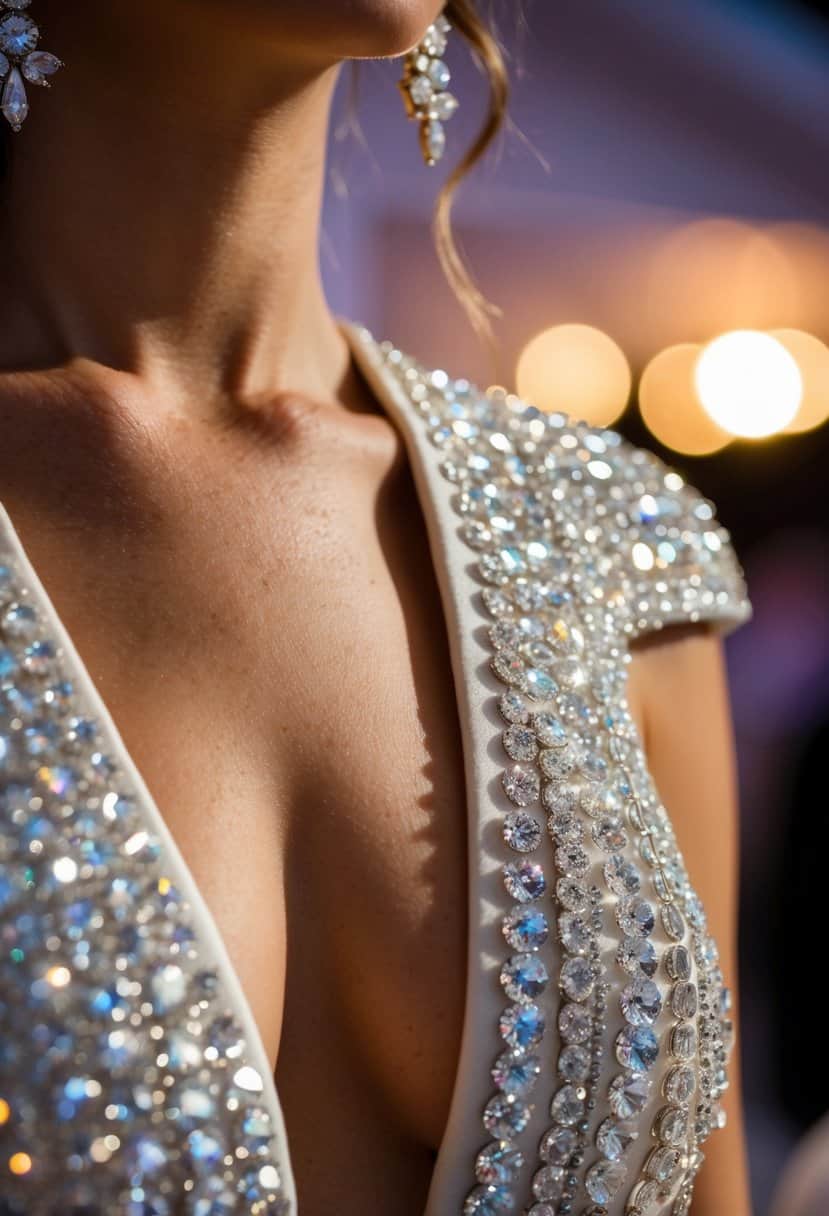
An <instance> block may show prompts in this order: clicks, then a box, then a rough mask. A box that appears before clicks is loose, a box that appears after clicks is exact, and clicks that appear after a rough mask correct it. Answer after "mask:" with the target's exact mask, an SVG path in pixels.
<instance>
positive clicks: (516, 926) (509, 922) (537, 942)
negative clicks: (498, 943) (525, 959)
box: [503, 904, 550, 950]
mask: <svg viewBox="0 0 829 1216" xmlns="http://www.w3.org/2000/svg"><path fill="white" fill-rule="evenodd" d="M503 928H504V937H505V938H506V939H507V941H508V942H509V944H510V945H511V946H512V948H513V950H537V949H538V948H539V946H543V945H544V943H545V941H546V940H547V935H548V933H549V931H550V927H549V924H548V923H547V917H546V916H545V915H544V913H543V912H541V911H540V910H539V909H537V908H527V907H522V906H521V905H520V904H519V905H518V906H517V907H515V908H513V909H512V910H511V911H510V912H508V913H507V914H506V916H505V917H504V921H503Z"/></svg>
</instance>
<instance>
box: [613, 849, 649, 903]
mask: <svg viewBox="0 0 829 1216" xmlns="http://www.w3.org/2000/svg"><path fill="white" fill-rule="evenodd" d="M604 880H605V882H606V883H607V885H608V888H609V889H610V890H611V891H612V892H613V894H614V895H621V896H624V895H636V894H637V893H638V891H639V888H640V887H641V885H642V880H641V878H640V877H639V871H638V870H637V869H636V866H635V865H633V863H632V862H630V861H626V860H625V859H624V858H623V857H619V856H618V855H617V856H615V857H611V858H610V860H609V861H606V862H605V864H604Z"/></svg>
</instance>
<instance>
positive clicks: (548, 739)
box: [362, 331, 751, 1216]
mask: <svg viewBox="0 0 829 1216" xmlns="http://www.w3.org/2000/svg"><path fill="white" fill-rule="evenodd" d="M362 332H363V333H364V335H365V337H366V340H367V341H369V342H370V343H373V339H371V337H370V335H368V332H367V331H362ZM377 349H378V350H379V356H380V358H381V360H382V361H383V362H384V364H385V367H386V369H387V370H390V371H391V372H392V374H393V375H394V376H396V377H397V378H398V379H399V382H400V384H401V385H402V387H403V388H404V390H405V392H406V394H407V395H408V397H409V399H410V400H411V402H412V404H413V406H414V408H415V411H416V412H417V414H418V415H419V417H420V419H421V421H422V422H423V424H424V425H425V426H426V428H427V431H428V436H429V439H430V440H431V443H432V444H433V445H434V446H435V448H436V449H438V465H439V468H440V471H441V472H442V474H443V476H444V477H445V478H446V479H447V480H448V481H449V482H450V483H451V484H452V486H453V487H454V490H455V494H454V497H453V507H454V510H455V513H456V515H457V518H458V524H459V526H458V534H459V536H460V537H461V539H462V541H463V542H464V543H465V544H466V545H467V546H468V548H469V549H470V550H472V551H473V553H474V557H475V561H476V571H477V577H478V580H479V583H480V587H481V590H480V591H479V596H480V603H481V604H482V605H483V608H484V610H485V612H486V614H487V617H488V618H489V620H490V624H489V628H488V637H489V641H490V648H491V649H490V666H491V670H492V673H493V674H494V675H495V677H496V678H497V680H498V681H500V682H501V683H502V684H503V685H505V686H506V689H505V691H504V692H502V693H501V694H500V697H499V698H498V707H499V709H500V714H501V717H502V719H503V720H504V722H505V728H504V729H503V730H502V731H501V749H502V754H503V755H504V764H503V773H502V787H503V790H504V792H505V794H506V797H507V799H508V800H509V802H510V803H512V805H513V810H512V811H511V812H508V813H507V814H506V815H505V816H504V826H503V839H504V846H505V858H504V876H505V886H506V891H507V894H508V895H509V897H510V898H511V899H513V900H514V901H515V903H514V904H513V905H512V906H510V905H509V904H507V906H506V907H505V910H504V933H505V937H506V951H505V955H504V961H503V965H502V969H501V973H500V981H501V984H502V986H503V989H504V991H505V992H506V994H507V995H508V996H509V997H510V998H511V999H512V1000H513V1002H514V1004H513V1005H512V1006H511V1007H508V1008H507V1009H506V1010H505V1011H504V1013H503V1015H502V1017H501V1020H500V1025H499V1027H498V1028H496V1035H495V1037H494V1041H493V1047H494V1048H495V1049H496V1050H498V1052H499V1055H498V1061H497V1063H496V1065H495V1066H494V1068H493V1070H492V1075H493V1078H494V1079H495V1081H496V1085H498V1086H499V1087H500V1092H499V1093H497V1094H495V1095H493V1097H492V1098H491V1099H490V1101H489V1102H488V1104H487V1106H486V1108H485V1109H484V1111H483V1122H484V1128H485V1130H486V1131H487V1132H490V1133H492V1134H495V1135H497V1136H498V1137H499V1139H498V1140H496V1141H491V1143H490V1144H489V1145H488V1146H486V1145H485V1146H484V1147H483V1148H482V1149H481V1153H482V1154H483V1157H481V1156H479V1159H478V1162H479V1164H478V1166H477V1167H476V1171H475V1178H476V1180H477V1182H476V1184H475V1185H473V1186H472V1188H471V1189H470V1191H469V1192H468V1194H467V1197H466V1200H465V1203H464V1206H463V1212H464V1214H465V1216H485V1214H487V1213H489V1212H493V1213H494V1212H499V1213H509V1214H513V1213H514V1214H515V1216H519V1213H520V1216H568V1214H570V1213H572V1214H573V1216H584V1214H586V1213H588V1212H589V1213H591V1216H598V1214H600V1213H602V1214H603V1213H607V1212H609V1211H610V1209H611V1208H612V1209H613V1211H614V1212H616V1211H621V1210H622V1208H621V1207H620V1206H619V1205H620V1204H621V1205H623V1206H624V1208H625V1210H629V1211H630V1212H631V1213H634V1212H636V1213H642V1214H644V1213H645V1212H647V1211H656V1210H658V1209H659V1210H661V1209H662V1208H664V1204H665V1203H666V1202H669V1203H670V1204H671V1205H672V1206H671V1210H672V1211H674V1212H676V1213H677V1214H679V1213H681V1212H682V1211H683V1210H685V1209H686V1208H687V1206H688V1204H689V1203H690V1194H691V1188H692V1185H693V1178H694V1175H695V1173H696V1171H697V1170H698V1168H699V1163H700V1161H701V1157H702V1155H701V1152H700V1151H699V1147H698V1146H699V1143H700V1142H701V1140H702V1138H704V1135H705V1134H707V1131H708V1130H710V1128H711V1127H712V1126H715V1125H716V1124H717V1122H718V1119H719V1116H718V1114H717V1109H716V1100H717V1098H718V1096H719V1094H720V1093H721V1092H722V1088H723V1086H724V1084H725V1073H724V1064H725V1060H724V1056H725V1047H724V1043H725V1040H726V1039H727V1037H728V1030H729V1028H728V1023H727V1017H726V1016H725V1012H724V1006H725V1004H726V1003H727V998H726V997H725V996H724V989H723V984H722V975H721V973H720V972H719V968H718V965H717V959H716V947H715V945H714V943H713V940H712V939H711V938H710V935H708V934H707V931H706V929H705V923H704V913H703V911H702V908H701V905H700V903H699V900H698V898H697V897H696V895H695V894H694V892H693V889H692V887H691V886H690V883H689V881H688V877H687V873H686V872H685V869H684V865H683V863H682V859H681V857H680V855H679V852H678V850H677V848H676V841H675V838H674V835H673V831H672V828H671V825H670V820H669V817H668V814H667V811H666V810H665V808H664V807H663V806H662V805H661V804H660V803H659V802H658V799H657V797H656V791H655V789H654V787H653V784H652V782H651V779H650V775H649V773H648V770H647V767H646V763H645V758H644V751H643V747H642V741H641V739H639V737H638V734H637V732H636V728H635V724H634V723H633V720H632V718H631V716H630V712H629V707H628V704H627V699H626V681H627V665H628V663H629V661H630V657H631V656H630V649H629V643H630V641H631V640H632V639H633V638H636V637H638V636H640V635H641V634H643V633H646V632H648V631H650V630H655V629H659V628H662V627H663V626H664V625H666V624H668V623H670V622H673V621H701V620H715V621H718V622H720V624H721V625H722V627H723V630H724V631H729V632H730V630H731V629H733V628H736V627H737V625H738V624H740V623H741V622H743V621H745V620H747V619H748V618H749V616H750V615H751V605H750V603H749V601H748V598H747V596H746V591H745V584H744V578H743V574H742V570H741V568H740V566H739V564H738V562H737V560H736V556H735V554H734V551H733V548H732V547H731V544H730V538H729V534H728V532H727V531H726V529H725V528H723V527H722V526H721V525H719V523H718V522H717V520H716V517H715V513H714V508H713V504H711V503H710V502H709V501H708V500H706V499H704V498H703V497H702V496H701V495H700V494H699V493H698V491H696V490H695V489H694V488H693V487H691V486H688V485H686V483H685V482H684V481H683V479H682V477H681V476H680V474H679V473H677V472H676V471H675V470H673V469H670V468H669V467H668V466H666V465H665V464H664V463H663V462H662V461H661V460H659V458H657V457H656V456H655V455H654V454H653V453H650V452H648V451H647V450H646V449H640V448H636V447H634V446H632V445H630V444H629V443H627V441H625V440H623V439H622V437H621V436H620V435H619V434H618V433H617V432H614V431H612V430H606V429H599V428H595V427H590V426H588V425H587V424H586V423H583V422H580V421H573V420H571V419H568V418H567V417H566V416H565V415H563V414H547V415H545V414H543V413H541V412H540V411H538V410H536V409H535V408H534V407H532V406H530V405H527V404H526V403H525V402H522V401H520V400H519V399H517V398H514V397H511V396H509V395H507V394H504V393H503V392H500V391H498V390H496V391H494V392H492V393H489V394H484V393H481V392H480V391H479V390H477V389H475V388H474V386H472V385H470V384H469V382H467V381H464V380H454V381H453V380H450V378H449V377H448V376H447V374H446V373H445V372H443V371H441V370H437V371H435V370H429V369H427V368H425V367H423V366H422V365H421V364H419V363H417V361H416V360H414V359H412V358H411V357H410V356H408V355H405V354H404V353H403V352H401V351H400V350H398V349H397V348H395V347H394V346H393V345H392V344H390V343H380V344H378V346H377ZM543 818H546V823H547V829H548V832H547V847H546V849H545V834H544V832H543V827H542V823H543ZM510 853H512V858H513V859H515V860H511V859H510ZM523 854H527V856H526V857H525V858H524V859H523V861H522V860H521V857H522V855H523ZM522 867H524V868H522ZM550 899H551V902H552V907H551V908H550V904H549V903H546V907H547V908H548V911H547V912H546V913H545V912H544V908H545V901H547V900H550ZM528 910H529V912H530V914H529V915H526V914H527V912H528ZM608 936H611V937H612V938H613V939H614V940H615V943H616V946H615V974H614V975H613V976H611V975H610V973H608V972H607V971H606V969H605V965H604V961H603V958H602V952H601V950H600V948H599V941H600V939H601V940H605V939H606V938H607V937H608ZM517 946H520V947H521V948H522V949H521V951H520V952H517V953H511V951H512V950H514V949H515V948H516V947H517ZM706 960H707V963H706ZM552 983H555V984H556V985H557V987H558V990H559V994H560V1003H559V1016H558V1023H557V1026H556V1027H555V1030H556V1031H557V1032H558V1044H557V1047H556V1049H551V1048H550V1047H549V1046H548V1045H547V1044H548V1039H549V1037H550V1027H548V1026H545V1025H544V1024H543V1019H542V1018H541V1014H540V1010H539V1009H538V1007H537V1006H536V1005H534V1003H533V998H535V997H537V996H538V994H539V992H541V991H544V990H545V989H549V985H550V984H552ZM611 997H612V998H613V1004H611ZM715 1006H716V1016H715V1008H714V1007H715ZM613 1008H615V1009H616V1010H618V1013H617V1014H614V1015H613V1017H611V1010H612V1009H613ZM701 1019H705V1021H704V1024H703V1023H702V1021H701ZM668 1022H669V1023H670V1024H669V1025H668V1029H667V1031H665V1030H664V1027H665V1026H666V1024H667V1023H668ZM498 1034H500V1036H501V1037H502V1038H506V1039H507V1043H508V1047H509V1051H510V1052H511V1054H509V1055H508V1056H507V1057H505V1055H504V1053H503V1051H502V1048H503V1043H501V1045H500V1048H498V1047H497V1037H498ZM701 1042H704V1044H705V1047H704V1048H700V1047H699V1044H700V1043H701ZM614 1058H615V1061H616V1063H617V1065H618V1068H617V1071H616V1072H615V1073H614V1074H613V1076H612V1080H611V1081H610V1084H609V1088H608V1091H607V1093H606V1096H605V1097H604V1098H602V1096H601V1094H600V1093H599V1092H598V1088H597V1082H598V1078H599V1077H600V1075H601V1074H602V1071H603V1067H604V1065H605V1063H607V1062H608V1061H610V1060H613V1059H614ZM545 1059H547V1060H550V1061H551V1064H550V1065H545V1064H544V1061H545ZM553 1061H554V1063H553ZM545 1067H547V1068H554V1069H555V1072H556V1073H557V1081H558V1084H557V1085H556V1086H555V1087H554V1090H553V1097H552V1102H551V1106H550V1114H551V1116H552V1123H551V1124H550V1126H549V1128H548V1129H547V1131H545V1132H544V1134H543V1136H542V1138H541V1141H540V1143H539V1144H538V1145H537V1146H536V1151H535V1153H533V1151H532V1146H531V1145H528V1144H526V1130H527V1128H528V1125H529V1123H530V1121H531V1117H532V1113H533V1111H534V1109H535V1106H534V1103H533V1099H532V1094H533V1093H534V1092H536V1091H537V1089H538V1086H539V1084H540V1082H543V1080H544V1078H545V1072H544V1069H545ZM539 1073H540V1078H539ZM550 1079H551V1078H550V1075H549V1073H548V1074H547V1081H548V1083H549V1081H550ZM654 1095H659V1096H660V1097H661V1098H664V1102H663V1103H662V1104H661V1105H659V1106H658V1109H657V1110H656V1112H655V1114H654V1116H653V1120H652V1123H653V1125H652V1127H650V1126H649V1125H647V1124H645V1123H644V1117H645V1112H646V1111H648V1110H653V1109H654V1107H653V1100H654ZM649 1118H650V1116H649ZM591 1145H593V1146H594V1148H595V1149H596V1150H597V1151H598V1157H594V1158H593V1159H592V1161H591V1159H590V1154H589V1148H590V1146H591ZM654 1146H655V1147H654ZM492 1154H496V1155H498V1156H499V1159H500V1155H502V1154H503V1155H505V1157H506V1159H507V1160H508V1162H509V1166H508V1168H505V1169H503V1170H500V1171H499V1172H498V1177H497V1179H495V1178H493V1176H492V1171H491V1169H490V1167H489V1156H490V1155H492ZM481 1161H483V1162H484V1166H483V1168H482V1167H481V1165H480V1162H481ZM525 1166H528V1167H531V1168H530V1171H529V1173H524V1172H522V1171H523V1170H524V1167H525Z"/></svg>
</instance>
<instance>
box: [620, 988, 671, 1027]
mask: <svg viewBox="0 0 829 1216" xmlns="http://www.w3.org/2000/svg"><path fill="white" fill-rule="evenodd" d="M619 999H620V1004H621V1006H622V1013H623V1015H624V1017H625V1019H626V1021H628V1022H630V1024H631V1025H632V1026H651V1025H653V1023H654V1022H655V1021H656V1019H657V1018H658V1017H659V1014H660V1012H661V1010H662V997H661V996H660V994H659V989H658V988H657V986H656V984H655V983H654V982H653V980H649V979H647V978H646V977H645V976H637V977H636V979H635V980H634V981H633V983H631V984H627V985H626V986H625V987H624V988H623V989H622V993H621V996H620V998H619Z"/></svg>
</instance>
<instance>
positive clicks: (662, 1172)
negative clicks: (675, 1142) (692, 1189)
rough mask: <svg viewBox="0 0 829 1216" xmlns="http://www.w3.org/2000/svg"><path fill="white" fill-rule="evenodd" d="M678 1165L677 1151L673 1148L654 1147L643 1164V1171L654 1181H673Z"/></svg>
mask: <svg viewBox="0 0 829 1216" xmlns="http://www.w3.org/2000/svg"><path fill="white" fill-rule="evenodd" d="M678 1165H679V1153H678V1152H677V1150H676V1149H675V1148H655V1149H653V1150H652V1152H651V1153H650V1155H649V1157H648V1160H647V1162H646V1164H645V1172H646V1174H647V1175H648V1177H649V1178H653V1179H654V1180H655V1181H656V1182H667V1183H671V1182H673V1179H674V1175H675V1173H676V1171H677V1167H678Z"/></svg>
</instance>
